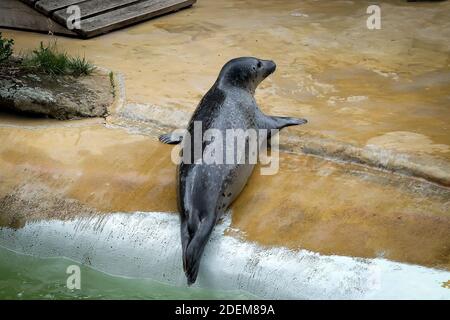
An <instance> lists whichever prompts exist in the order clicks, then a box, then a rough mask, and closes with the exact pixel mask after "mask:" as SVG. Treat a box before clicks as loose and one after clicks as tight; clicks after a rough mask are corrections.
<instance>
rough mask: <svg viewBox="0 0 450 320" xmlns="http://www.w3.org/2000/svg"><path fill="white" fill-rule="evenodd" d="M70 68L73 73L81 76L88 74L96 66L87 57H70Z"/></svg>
mask: <svg viewBox="0 0 450 320" xmlns="http://www.w3.org/2000/svg"><path fill="white" fill-rule="evenodd" d="M68 68H69V70H70V71H71V73H72V75H74V76H76V77H79V76H81V75H84V76H88V75H90V74H91V73H92V71H94V69H95V67H94V66H93V65H92V64H91V63H90V62H89V61H87V60H86V58H85V57H83V58H80V57H74V58H69V64H68Z"/></svg>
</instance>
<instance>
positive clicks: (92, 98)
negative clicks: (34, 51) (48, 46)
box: [0, 60, 113, 120]
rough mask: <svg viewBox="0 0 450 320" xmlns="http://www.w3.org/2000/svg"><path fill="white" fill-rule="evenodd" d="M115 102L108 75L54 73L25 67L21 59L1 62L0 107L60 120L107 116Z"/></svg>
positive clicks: (97, 73) (98, 73) (96, 73)
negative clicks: (21, 63)
mask: <svg viewBox="0 0 450 320" xmlns="http://www.w3.org/2000/svg"><path fill="white" fill-rule="evenodd" d="M112 102H113V96H112V93H111V87H110V80H109V78H108V75H106V74H101V73H100V72H94V73H93V74H92V75H89V76H82V77H72V76H52V75H48V74H43V73H38V72H30V71H29V70H23V68H21V67H20V64H19V62H18V61H14V60H13V61H10V62H8V63H7V64H6V63H4V64H2V65H0V110H1V109H11V110H14V111H17V112H25V113H32V114H39V115H44V116H48V117H51V118H56V119H60V120H67V119H78V118H85V117H105V116H106V115H107V114H108V107H109V106H110V105H111V104H112Z"/></svg>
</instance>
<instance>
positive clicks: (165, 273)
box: [0, 212, 450, 299]
mask: <svg viewBox="0 0 450 320" xmlns="http://www.w3.org/2000/svg"><path fill="white" fill-rule="evenodd" d="M230 220H231V219H230V216H226V217H225V218H224V221H223V222H222V223H221V224H219V225H217V226H216V229H215V231H214V233H213V236H212V237H211V240H210V242H209V243H208V246H207V249H206V251H205V255H204V257H203V260H202V267H201V270H200V274H199V278H198V282H197V284H196V286H199V287H202V288H208V289H218V290H219V289H220V290H242V291H246V292H249V293H251V294H254V295H256V296H258V297H261V298H273V299H388V298H391V299H450V290H449V289H447V288H445V287H444V286H443V283H445V282H446V281H448V280H449V279H450V272H448V271H443V270H438V269H433V268H427V267H422V266H417V265H410V264H405V263H397V262H392V261H388V260H385V259H382V258H375V259H362V258H354V257H344V256H325V255H320V254H317V253H314V252H311V251H307V250H297V251H294V250H289V249H286V248H282V247H263V246H260V245H257V244H255V243H250V242H244V241H242V240H240V239H238V238H235V237H233V236H228V235H224V231H225V230H227V229H228V228H229V224H230ZM0 245H1V246H3V247H5V248H7V249H10V250H14V251H17V252H20V253H26V254H32V255H36V256H41V257H56V256H64V257H67V258H69V259H71V260H74V261H78V262H80V263H82V264H86V265H90V266H92V267H93V268H95V269H97V270H99V271H103V272H106V273H109V274H113V275H119V276H129V277H137V278H140V277H142V278H150V279H153V280H156V281H160V282H163V283H167V284H171V285H175V286H181V287H183V286H185V278H184V274H183V271H182V267H181V258H180V257H181V248H180V244H179V224H178V217H177V216H176V215H174V214H168V213H162V212H152V213H143V212H136V213H134V214H122V213H114V214H110V215H106V216H105V215H101V216H93V217H84V218H83V217H81V218H75V219H72V220H67V221H60V220H41V221H35V222H28V223H27V224H26V225H25V226H24V227H23V228H21V229H18V230H14V229H10V228H1V229H0Z"/></svg>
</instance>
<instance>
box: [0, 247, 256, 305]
mask: <svg viewBox="0 0 450 320" xmlns="http://www.w3.org/2000/svg"><path fill="white" fill-rule="evenodd" d="M70 265H78V264H76V263H74V262H73V261H71V260H68V259H64V258H37V257H33V256H28V255H23V254H18V253H15V252H12V251H10V250H7V249H5V248H2V247H0V299H250V298H253V299H254V298H255V297H254V296H252V295H250V294H247V293H243V292H230V291H222V292H221V291H212V290H206V289H199V288H192V287H191V288H187V287H186V288H177V287H173V286H169V285H165V284H162V283H159V282H155V281H152V280H149V279H137V278H124V277H117V276H112V275H109V274H105V273H103V272H100V271H97V270H94V269H92V268H89V267H86V266H82V265H79V267H80V271H81V272H80V274H81V277H80V279H81V288H80V289H79V290H76V289H75V290H70V289H68V288H67V286H66V281H67V278H68V277H69V276H70V274H67V273H66V270H67V267H68V266H70Z"/></svg>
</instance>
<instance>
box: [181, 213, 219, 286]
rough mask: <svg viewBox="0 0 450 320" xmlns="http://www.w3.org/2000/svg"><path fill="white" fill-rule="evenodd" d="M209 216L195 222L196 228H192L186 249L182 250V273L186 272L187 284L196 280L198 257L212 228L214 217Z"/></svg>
mask: <svg viewBox="0 0 450 320" xmlns="http://www.w3.org/2000/svg"><path fill="white" fill-rule="evenodd" d="M210 217H211V216H210ZM210 217H207V218H204V219H203V220H201V221H199V222H197V223H196V224H195V226H194V228H196V229H195V230H192V231H193V234H192V238H191V239H190V241H189V244H188V245H187V247H186V250H185V251H184V252H183V266H184V273H185V274H186V278H187V283H188V285H189V286H190V285H191V284H193V283H194V282H195V280H197V274H198V268H199V266H200V259H201V257H202V255H203V251H204V250H205V245H206V243H207V242H208V240H209V237H210V236H211V232H212V230H213V228H214V222H215V219H211V218H210ZM182 237H183V234H182ZM182 240H183V239H182ZM183 245H184V243H183Z"/></svg>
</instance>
